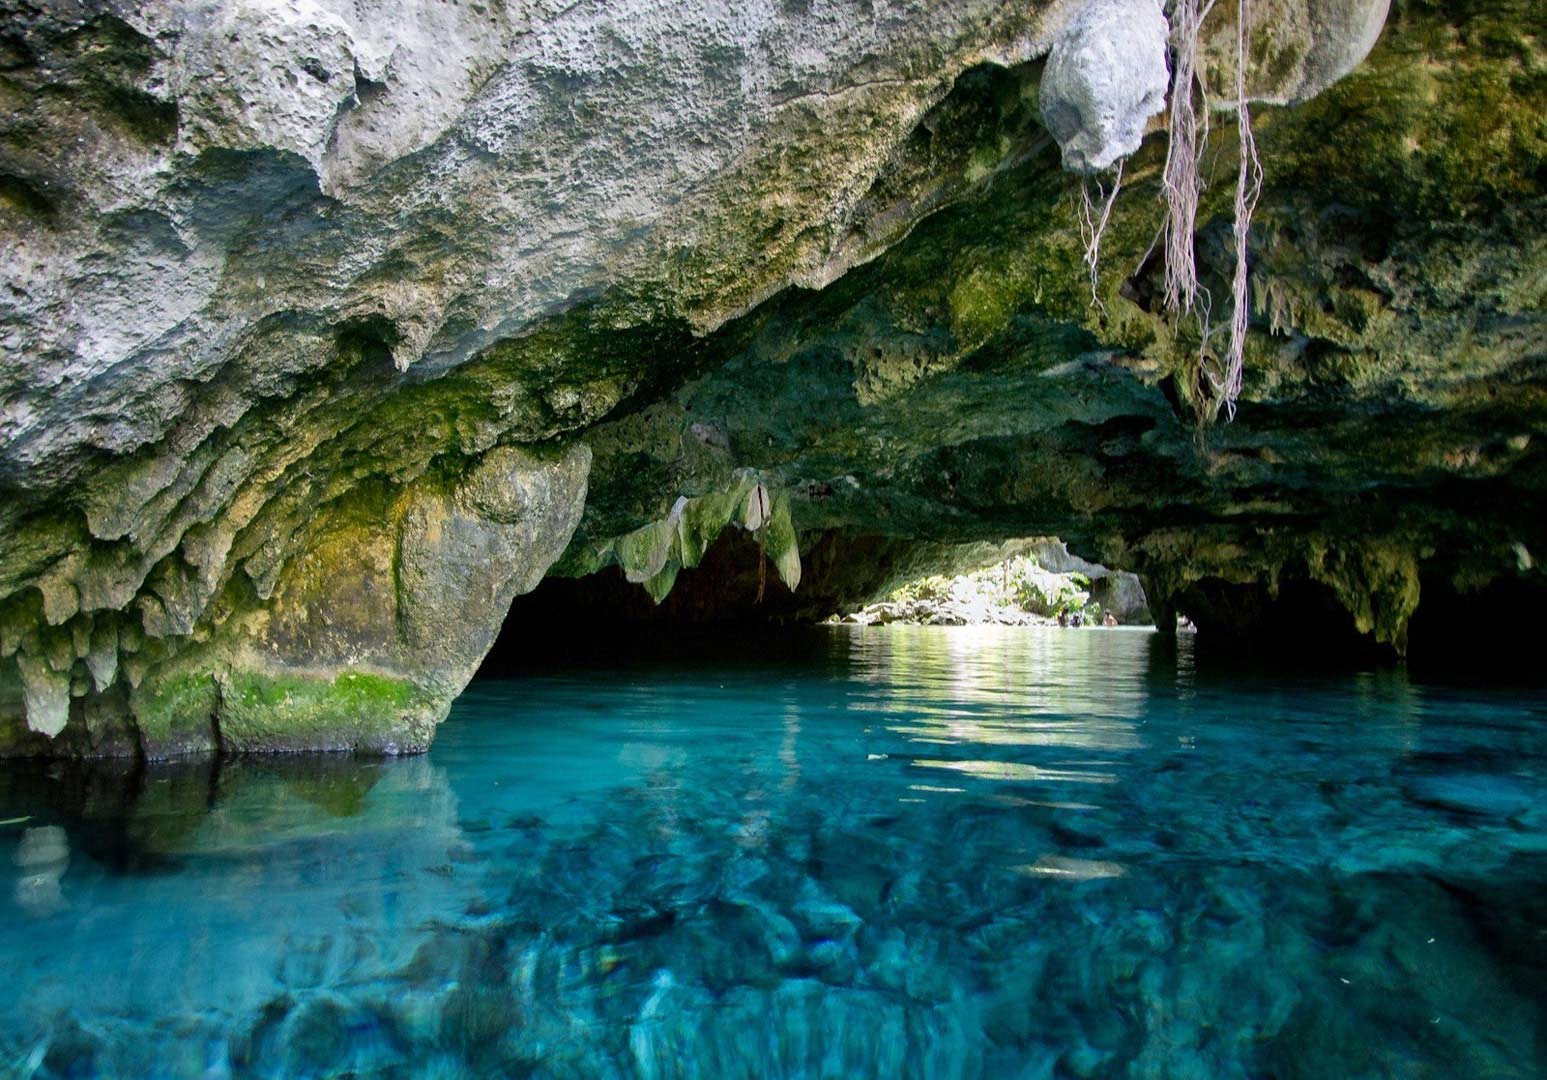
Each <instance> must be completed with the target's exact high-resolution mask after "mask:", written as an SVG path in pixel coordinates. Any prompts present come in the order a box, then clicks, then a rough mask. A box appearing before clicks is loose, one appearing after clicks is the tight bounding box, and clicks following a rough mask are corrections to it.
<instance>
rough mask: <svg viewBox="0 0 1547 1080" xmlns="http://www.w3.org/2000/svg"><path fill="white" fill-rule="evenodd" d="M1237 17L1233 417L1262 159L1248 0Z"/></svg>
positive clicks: (1229, 394)
mask: <svg viewBox="0 0 1547 1080" xmlns="http://www.w3.org/2000/svg"><path fill="white" fill-rule="evenodd" d="M1237 5H1238V10H1239V15H1240V20H1239V24H1238V26H1237V28H1236V34H1237V37H1236V69H1235V100H1236V132H1237V135H1238V136H1239V138H1240V143H1241V161H1240V168H1239V169H1238V170H1237V172H1236V180H1235V228H1234V230H1233V231H1234V234H1235V276H1234V277H1233V278H1232V280H1231V303H1232V308H1231V313H1230V344H1229V346H1228V348H1227V351H1226V353H1225V378H1224V382H1223V384H1222V385H1219V386H1218V387H1217V389H1218V390H1219V392H1220V394H1221V396H1222V397H1223V398H1224V405H1225V414H1226V416H1228V417H1229V418H1230V419H1232V420H1233V419H1235V403H1236V398H1238V397H1239V396H1240V394H1241V376H1242V370H1243V368H1244V366H1245V360H1246V329H1247V320H1248V317H1249V316H1250V314H1251V311H1250V308H1249V307H1248V304H1249V303H1250V297H1249V296H1248V295H1247V292H1248V275H1247V265H1246V247H1247V239H1248V236H1249V234H1250V233H1251V228H1252V212H1253V211H1255V210H1256V209H1257V200H1258V198H1259V197H1260V196H1261V195H1262V160H1261V159H1260V158H1259V157H1258V156H1257V140H1256V138H1255V137H1254V136H1253V135H1252V117H1251V110H1250V109H1249V108H1248V107H1247V104H1246V43H1247V38H1248V35H1249V30H1250V26H1249V23H1250V20H1251V0H1237Z"/></svg>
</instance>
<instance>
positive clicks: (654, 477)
mask: <svg viewBox="0 0 1547 1080" xmlns="http://www.w3.org/2000/svg"><path fill="white" fill-rule="evenodd" d="M1101 2H1102V3H1104V2H1105V0H1101ZM1143 2H1144V3H1151V0H1143ZM1097 6H1099V4H1098V5H1097ZM1088 7H1089V5H1082V4H1077V3H1037V4H1013V5H1011V4H1001V3H991V2H987V0H961V2H957V3H953V4H935V3H928V2H924V0H917V2H900V3H891V4H879V3H876V4H872V3H860V2H854V3H823V2H821V0H813V2H810V3H785V4H783V5H769V6H767V7H766V8H765V7H756V6H753V7H749V6H745V5H717V4H709V5H704V4H683V5H644V4H634V3H631V2H614V3H591V4H576V5H569V6H566V7H563V8H562V9H560V8H556V7H553V6H550V5H546V4H534V3H527V4H518V3H512V4H507V5H503V6H500V5H490V6H478V5H469V6H455V5H445V4H439V3H430V2H428V0H426V2H424V3H415V4H373V3H368V2H364V0H361V2H357V3H347V4H346V3H342V2H339V3H331V2H330V3H324V4H313V5H301V4H298V3H292V4H242V3H217V4H213V5H202V6H198V7H195V6H193V5H184V4H179V3H171V2H158V3H151V4H141V5H135V6H131V5H122V4H113V3H93V4H64V3H41V4H39V3H15V2H10V0H6V2H3V3H0V11H3V23H0V231H3V233H4V246H3V250H4V252H5V254H4V256H3V259H4V264H5V267H6V274H5V278H6V289H5V290H4V295H3V296H0V485H3V487H4V489H5V499H4V501H3V504H0V537H3V538H4V544H3V549H0V753H33V752H71V753H124V752H140V753H148V754H152V755H155V754H165V753H173V752H178V751H182V750H189V749H201V748H208V747H210V746H211V745H217V744H219V745H226V746H229V747H231V748H235V749H248V748H250V749H272V748H284V747H294V746H308V747H316V746H340V747H353V748H357V749H377V750H386V751H396V750H408V749H414V748H417V747H421V746H423V745H425V744H427V742H428V740H429V738H430V736H431V733H432V731H433V727H434V724H435V723H436V722H437V721H438V719H439V718H440V716H442V715H444V711H445V708H446V705H447V703H448V702H449V700H450V698H451V697H452V696H454V694H455V693H456V692H457V691H458V690H459V689H460V688H461V686H462V685H463V684H465V682H466V680H467V678H468V677H470V675H471V673H472V672H473V670H475V669H476V667H477V664H478V661H479V659H480V658H481V657H482V655H483V653H484V651H486V650H487V649H488V647H489V645H490V643H491V642H492V641H493V639H494V635H495V634H496V633H497V632H498V630H499V626H500V622H501V621H502V620H503V618H504V616H505V611H506V609H507V608H508V606H509V604H510V600H511V598H512V597H513V596H515V595H517V594H519V593H522V592H525V591H528V590H530V589H531V588H532V587H534V586H535V585H536V584H537V582H538V581H539V580H540V579H541V578H542V577H543V576H544V574H548V573H551V574H554V575H580V574H585V573H589V572H593V571H595V570H597V569H599V568H601V567H603V566H606V565H610V564H618V565H621V566H622V568H623V569H624V571H625V572H627V574H628V576H629V578H630V579H631V580H634V581H637V582H639V583H640V584H641V585H643V586H646V587H649V588H650V589H651V590H652V591H654V592H657V593H658V592H661V591H664V590H665V589H667V588H669V587H670V586H671V583H672V579H673V578H674V576H675V574H676V573H677V570H678V569H679V568H680V567H682V566H690V565H692V564H693V563H694V562H696V561H697V559H698V558H699V557H701V556H702V554H703V552H704V551H705V550H706V549H707V548H708V546H709V544H710V543H711V542H712V541H713V540H714V538H715V536H716V535H717V534H718V533H719V532H720V530H721V528H722V527H724V526H727V525H728V526H730V527H732V528H736V527H738V526H746V525H752V526H754V528H753V531H754V532H756V533H757V534H758V535H759V536H760V537H761V538H762V542H763V543H764V545H765V547H766V548H767V549H768V551H769V554H770V556H771V557H772V560H773V564H772V565H773V566H774V569H775V571H776V572H777V573H778V574H780V575H781V576H783V577H784V578H785V580H787V581H790V580H792V579H798V577H799V575H800V572H801V555H802V553H803V552H804V553H806V554H808V555H809V553H810V552H811V551H813V550H815V549H816V548H817V547H818V546H819V545H821V550H822V551H823V552H824V553H825V554H824V556H823V557H824V558H829V559H831V558H836V556H833V555H832V554H831V553H832V552H852V553H854V554H853V558H855V559H864V558H867V557H870V556H872V555H873V554H874V552H875V551H876V550H878V547H886V548H887V549H888V550H893V551H896V550H900V549H902V548H907V547H908V546H910V545H911V546H913V547H915V548H917V549H918V550H929V551H932V552H940V553H942V554H941V555H940V557H941V558H942V559H943V558H946V557H947V555H945V554H944V553H945V552H947V551H948V550H949V549H950V548H951V547H952V546H953V545H961V544H968V543H980V542H985V541H999V540H1003V539H1005V538H1009V537H1018V536H1033V535H1057V536H1060V537H1063V538H1065V539H1066V540H1068V541H1070V542H1071V547H1073V548H1074V549H1076V550H1078V551H1080V552H1081V553H1082V554H1085V555H1087V556H1088V557H1090V558H1093V559H1099V560H1100V561H1102V562H1103V563H1106V564H1107V565H1110V566H1114V567H1122V568H1125V569H1132V570H1135V571H1137V572H1139V573H1140V574H1141V575H1143V576H1144V578H1145V580H1146V584H1147V586H1148V587H1149V589H1150V590H1151V593H1152V599H1153V600H1155V601H1156V610H1157V612H1162V613H1164V612H1168V611H1170V610H1171V609H1172V608H1173V607H1174V605H1175V604H1176V603H1182V604H1183V605H1184V606H1187V607H1188V608H1189V610H1190V611H1196V612H1200V613H1204V615H1205V618H1206V617H1207V616H1208V615H1215V614H1217V615H1218V618H1219V621H1220V623H1221V625H1232V626H1233V625H1237V624H1238V623H1241V622H1242V621H1243V620H1244V623H1246V624H1249V623H1250V612H1252V611H1255V610H1259V609H1261V608H1262V607H1264V606H1267V605H1271V603H1272V601H1273V597H1274V596H1275V595H1276V593H1277V590H1278V588H1279V586H1280V584H1281V583H1283V582H1287V581H1294V582H1311V583H1315V584H1316V585H1317V586H1318V587H1320V588H1323V589H1325V590H1327V591H1328V592H1329V594H1330V595H1332V596H1334V597H1335V598H1336V599H1337V601H1338V602H1339V603H1340V604H1341V605H1342V607H1343V608H1344V609H1345V610H1346V611H1347V612H1348V614H1349V616H1350V617H1351V618H1352V620H1353V622H1354V624H1355V626H1356V627H1357V629H1358V630H1360V631H1361V632H1363V633H1366V634H1368V635H1370V636H1371V637H1372V638H1374V639H1376V640H1378V641H1381V642H1384V643H1387V644H1389V645H1391V646H1392V647H1394V648H1396V649H1400V648H1401V647H1403V645H1404V644H1405V639H1406V630H1407V625H1408V622H1409V620H1410V618H1411V617H1412V615H1413V613H1414V611H1415V609H1416V607H1417V605H1418V604H1419V603H1420V601H1421V598H1422V594H1423V592H1424V590H1425V589H1428V588H1435V587H1443V588H1446V589H1451V590H1453V591H1455V592H1457V593H1464V592H1465V591H1466V590H1467V589H1470V588H1473V587H1480V586H1483V585H1487V584H1488V583H1490V582H1494V581H1496V580H1499V579H1505V578H1507V579H1511V580H1515V579H1520V580H1525V581H1528V582H1533V583H1534V584H1535V586H1536V587H1541V585H1542V575H1541V571H1540V570H1539V568H1538V560H1539V558H1540V557H1541V554H1542V551H1543V546H1544V545H1543V540H1544V537H1543V522H1544V520H1547V518H1544V509H1547V502H1544V498H1543V495H1544V491H1547V454H1544V450H1543V447H1544V439H1547V430H1544V429H1547V318H1544V315H1543V300H1544V296H1547V228H1544V226H1547V9H1544V8H1543V6H1542V5H1540V4H1539V3H1536V2H1534V0H1487V2H1484V0H1476V2H1466V3H1448V4H1442V3H1430V2H1424V0H1398V2H1396V3H1393V4H1392V5H1391V8H1390V11H1389V14H1388V13H1386V5H1385V4H1384V3H1371V2H1369V0H1253V4H1252V9H1253V16H1252V18H1253V21H1252V27H1253V34H1252V36H1251V49H1250V57H1251V64H1250V65H1249V68H1248V70H1249V72H1250V79H1251V81H1250V84H1249V85H1250V95H1251V97H1252V98H1253V100H1254V101H1256V102H1257V104H1256V105H1255V106H1254V110H1253V120H1254V123H1255V130H1256V139H1257V144H1258V152H1259V154H1260V157H1261V160H1262V162H1263V166H1264V169H1265V185H1264V189H1263V192H1262V196H1261V199H1260V202H1259V204H1258V207H1257V211H1256V216H1255V218H1254V219H1253V222H1252V228H1251V244H1252V247H1251V252H1252V254H1251V266H1250V290H1249V297H1250V310H1249V315H1250V331H1251V332H1250V335H1249V337H1248V340H1247V346H1246V354H1245V371H1244V373H1245V380H1244V386H1243V390H1242V393H1241V397H1240V405H1239V412H1238V414H1237V416H1236V418H1235V419H1234V421H1233V422H1225V421H1224V420H1223V418H1222V417H1216V416H1215V415H1214V414H1215V411H1216V410H1217V402H1215V401H1214V400H1213V397H1214V394H1213V391H1212V390H1211V388H1210V384H1209V383H1208V381H1207V380H1206V379H1200V378H1199V373H1198V356H1199V352H1200V341H1199V337H1198V332H1197V330H1196V324H1195V323H1193V322H1191V321H1188V320H1180V321H1179V320H1177V319H1175V318H1172V317H1170V316H1169V315H1168V314H1167V313H1166V312H1165V311H1164V310H1163V309H1162V306H1161V304H1160V300H1159V296H1160V293H1161V283H1160V275H1161V266H1160V264H1159V260H1158V259H1157V257H1156V253H1155V252H1156V243H1155V242H1156V238H1157V235H1158V230H1159V228H1160V224H1161V221H1162V213H1163V203H1162V200H1161V198H1160V173H1161V169H1162V166H1163V163H1164V160H1165V154H1166V149H1165V139H1166V133H1165V132H1164V131H1162V130H1158V129H1159V128H1160V127H1161V126H1162V125H1161V121H1160V120H1159V119H1156V120H1152V121H1150V122H1149V123H1148V126H1147V129H1146V128H1145V127H1143V126H1142V125H1141V127H1140V128H1139V129H1138V130H1136V131H1135V132H1134V133H1133V134H1134V135H1135V136H1136V137H1137V136H1138V135H1144V140H1143V143H1142V145H1141V146H1139V147H1138V149H1137V151H1136V152H1135V153H1133V155H1132V156H1131V157H1130V158H1128V160H1127V162H1126V165H1125V172H1124V187H1123V191H1122V193H1121V194H1120V196H1119V197H1118V199H1117V200H1116V202H1115V203H1114V205H1113V212H1112V218H1111V221H1110V224H1109V226H1108V229H1107V233H1106V236H1105V238H1104V240H1103V248H1102V251H1103V259H1102V267H1101V270H1102V272H1101V276H1100V278H1099V284H1098V288H1099V297H1098V299H1099V301H1100V302H1099V303H1097V304H1094V305H1093V304H1092V298H1091V294H1090V286H1089V280H1088V277H1087V274H1086V269H1085V267H1084V265H1083V264H1082V255H1083V246H1082V242H1081V238H1080V235H1079V232H1078V229H1077V227H1076V216H1075V202H1076V198H1077V193H1078V191H1079V180H1078V178H1077V177H1075V176H1072V175H1071V174H1069V173H1067V172H1065V171H1064V169H1063V167H1062V166H1063V164H1064V160H1065V159H1064V157H1061V154H1060V147H1059V145H1058V143H1057V142H1056V141H1055V140H1054V139H1053V137H1052V136H1051V135H1050V133H1049V131H1048V130H1047V128H1046V127H1045V126H1044V122H1043V113H1044V110H1043V108H1042V105H1043V102H1042V100H1041V80H1042V77H1043V75H1044V69H1045V67H1046V66H1047V65H1046V62H1045V61H1044V59H1043V58H1044V57H1045V55H1046V54H1047V51H1048V49H1049V48H1050V47H1051V45H1052V44H1053V43H1054V42H1056V41H1057V40H1058V38H1059V35H1060V34H1061V33H1064V32H1065V31H1066V30H1067V28H1068V27H1069V26H1070V25H1071V20H1072V19H1075V18H1077V16H1078V13H1079V12H1080V11H1082V10H1086V9H1087V8H1088ZM1236 10H1237V5H1236V3H1234V2H1231V3H1221V4H1219V5H1217V10H1216V11H1215V12H1214V14H1212V15H1211V16H1210V18H1211V19H1212V20H1214V21H1213V22H1211V23H1207V24H1206V28H1207V29H1208V33H1207V34H1206V35H1205V37H1204V39H1203V45H1204V49H1203V54H1202V55H1203V61H1202V62H1203V67H1204V69H1205V72H1206V73H1212V74H1208V75H1206V77H1207V78H1209V79H1213V80H1214V82H1213V83H1211V85H1222V83H1220V82H1219V80H1221V79H1223V77H1224V76H1223V74H1221V73H1222V72H1223V71H1224V70H1225V69H1226V67H1228V60H1229V56H1228V44H1229V42H1232V41H1234V39H1235V33H1234V26H1235V24H1234V22H1233V21H1232V20H1233V18H1234V12H1235V11H1236ZM1381 14H1385V20H1384V27H1383V29H1382V24H1381V21H1380V19H1379V16H1380V15H1381ZM1375 30H1378V31H1379V33H1380V37H1379V40H1378V42H1376V43H1375V44H1374V48H1373V50H1372V51H1370V52H1369V55H1368V57H1366V58H1364V59H1363V61H1362V62H1359V61H1360V56H1361V55H1362V53H1363V51H1364V49H1365V48H1367V47H1368V45H1369V41H1368V40H1365V38H1367V37H1373V32H1374V31H1375ZM1356 63H1357V65H1358V66H1357V67H1353V70H1352V71H1351V72H1348V73H1347V74H1345V72H1347V71H1348V68H1349V67H1351V66H1352V65H1354V64H1356ZM1216 104H1218V103H1217V102H1216ZM1146 130H1147V132H1148V133H1147V135H1146V134H1145V131H1146ZM1208 146H1209V149H1208V152H1207V153H1206V154H1205V155H1204V157H1203V159H1202V168H1203V172H1204V176H1205V179H1206V180H1207V187H1206V189H1205V191H1204V194H1203V197H1202V202H1201V205H1200V210H1199V216H1198V230H1197V259H1198V265H1199V272H1200V280H1201V281H1202V283H1203V284H1204V286H1205V287H1206V289H1207V290H1208V295H1210V296H1211V297H1219V298H1221V299H1220V300H1218V301H1217V303H1218V304H1219V305H1221V308H1220V310H1221V311H1223V305H1224V303H1225V300H1224V298H1225V297H1226V296H1227V294H1228V292H1229V276H1230V274H1231V271H1232V268H1233V265H1234V261H1235V251H1234V248H1233V246H1232V240H1231V206H1230V202H1231V195H1232V186H1233V182H1234V173H1235V160H1236V149H1237V144H1236V135H1235V124H1234V119H1233V113H1231V111H1230V110H1228V109H1223V110H1217V111H1216V118H1215V123H1214V131H1213V133H1212V135H1211V139H1210V142H1209V144H1208ZM901 561H902V562H906V561H907V560H905V559H904V560H901ZM821 576H822V579H823V580H829V579H831V578H832V577H833V570H832V567H831V566H824V567H823V569H822V575H821ZM860 576H861V577H863V575H860ZM865 580H867V581H871V583H872V584H878V582H876V581H873V580H872V579H871V578H865ZM1243 612H1245V614H1243ZM382 716H386V717H388V719H387V720H385V721H383V720H381V719H380V718H381V717H382ZM212 718H213V722H212Z"/></svg>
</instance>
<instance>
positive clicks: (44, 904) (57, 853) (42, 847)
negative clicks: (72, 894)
mask: <svg viewBox="0 0 1547 1080" xmlns="http://www.w3.org/2000/svg"><path fill="white" fill-rule="evenodd" d="M12 861H13V862H14V863H15V864H16V869H17V871H18V873H17V877H16V903H17V906H18V907H20V908H21V909H22V910H23V911H25V912H26V913H27V914H28V915H31V916H32V917H33V918H42V917H43V916H45V915H52V914H54V912H56V911H61V910H63V909H64V908H66V907H68V906H69V905H68V903H67V901H66V900H65V898H64V893H63V892H62V891H61V890H60V888H59V879H60V878H62V877H64V872H65V871H66V870H68V869H69V867H70V841H69V839H68V838H67V837H66V836H65V831H64V830H63V829H61V828H60V827H59V826H57V825H43V826H40V827H38V828H33V829H27V830H26V831H25V832H23V833H22V839H21V843H20V844H19V845H17V848H16V854H15V855H13V856H12Z"/></svg>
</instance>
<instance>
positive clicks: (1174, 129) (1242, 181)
mask: <svg viewBox="0 0 1547 1080" xmlns="http://www.w3.org/2000/svg"><path fill="white" fill-rule="evenodd" d="M1216 2H1217V0H1170V2H1169V4H1168V5H1167V8H1168V11H1169V18H1168V21H1169V24H1170V28H1171V55H1172V69H1171V70H1172V74H1171V93H1170V99H1169V102H1168V107H1167V145H1166V161H1165V166H1164V168H1163V169H1162V172H1161V199H1162V200H1163V202H1164V203H1165V219H1164V221H1163V223H1162V225H1161V236H1160V242H1161V244H1162V261H1163V264H1164V276H1163V281H1162V288H1161V293H1162V298H1163V306H1164V309H1165V310H1166V312H1167V313H1168V314H1169V315H1170V316H1171V318H1172V319H1174V320H1176V321H1177V322H1178V323H1180V322H1181V321H1182V320H1183V319H1186V318H1188V317H1192V318H1194V319H1196V320H1197V323H1198V342H1199V344H1198V357H1197V385H1199V386H1203V385H1204V383H1205V381H1206V383H1207V385H1208V387H1209V388H1211V389H1212V390H1213V395H1214V397H1215V399H1216V400H1217V401H1218V402H1219V408H1221V409H1223V410H1224V413H1225V416H1226V418H1227V419H1230V420H1233V419H1234V418H1235V413H1236V403H1237V401H1238V399H1239V397H1240V394H1241V389H1242V376H1243V371H1244V367H1245V356H1246V337H1247V331H1248V327H1249V322H1250V295H1249V289H1250V267H1249V264H1248V258H1247V253H1248V247H1249V241H1250V234H1251V222H1252V215H1253V213H1254V212H1255V211H1256V208H1257V202H1258V199H1259V198H1260V196H1261V194H1262V182H1263V170H1262V162H1261V159H1260V158H1259V157H1258V154H1257V142H1256V139H1255V137H1254V136H1253V133H1252V123H1251V110H1250V108H1249V107H1248V104H1247V86H1246V75H1247V67H1248V65H1249V63H1250V59H1249V55H1248V50H1249V43H1250V35H1251V0H1236V16H1237V25H1236V50H1235V53H1236V55H1235V86H1234V105H1235V109H1236V131H1237V137H1238V141H1239V149H1240V159H1239V163H1238V169H1237V174H1236V187H1235V217H1234V224H1233V227H1232V236H1233V240H1234V246H1235V266H1234V272H1233V274H1232V276H1231V290H1230V295H1231V312H1230V322H1229V326H1228V329H1229V336H1228V338H1227V342H1226V345H1225V351H1224V356H1223V358H1222V359H1220V360H1218V361H1215V362H1213V363H1211V342H1213V341H1214V340H1215V337H1216V332H1217V330H1223V329H1225V327H1223V326H1221V327H1218V328H1216V327H1214V326H1212V325H1211V315H1212V306H1213V305H1212V298H1211V296H1210V294H1209V291H1208V289H1207V288H1206V287H1204V286H1203V284H1202V283H1201V282H1200V281H1199V279H1198V266H1197V252H1196V243H1197V241H1196V237H1197V231H1198V209H1199V205H1200V203H1201V200H1202V196H1203V191H1204V188H1205V181H1204V176H1203V169H1202V160H1203V154H1204V151H1205V149H1206V148H1207V145H1208V141H1209V112H1210V100H1209V92H1208V85H1207V83H1206V81H1205V79H1204V74H1203V71H1202V69H1201V68H1200V66H1199V53H1200V51H1201V49H1202V33H1203V24H1204V21H1205V20H1206V19H1207V18H1208V17H1209V15H1210V13H1211V12H1212V11H1213V10H1214V6H1215V3H1216ZM1122 178H1123V161H1122V160H1121V159H1120V160H1119V161H1118V163H1117V167H1116V169H1115V172H1114V177H1113V180H1112V187H1111V190H1110V191H1108V190H1107V188H1106V187H1105V185H1104V184H1102V183H1101V182H1100V181H1097V182H1096V184H1095V188H1096V197H1095V198H1094V199H1093V198H1092V196H1091V181H1090V180H1088V179H1082V181H1081V187H1080V199H1079V203H1078V206H1077V215H1078V220H1079V228H1080V239H1081V242H1082V244H1083V246H1084V263H1085V266H1086V269H1087V270H1088V271H1089V274H1090V286H1091V305H1092V306H1093V307H1096V308H1098V309H1100V310H1101V311H1102V313H1103V314H1105V311H1106V308H1105V305H1104V304H1103V303H1102V302H1101V299H1100V292H1099V288H1098V285H1099V263H1100V257H1101V239H1102V236H1103V235H1104V233H1105V231H1106V227H1107V223H1108V221H1109V219H1110V218H1111V214H1112V207H1113V204H1114V203H1115V202H1116V200H1117V194H1118V191H1119V190H1120V188H1121V186H1122ZM1211 368H1212V369H1213V370H1211ZM1216 370H1217V371H1219V372H1220V374H1218V375H1216V374H1215V371H1216Z"/></svg>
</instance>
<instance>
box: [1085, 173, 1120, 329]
mask: <svg viewBox="0 0 1547 1080" xmlns="http://www.w3.org/2000/svg"><path fill="white" fill-rule="evenodd" d="M1122 186H1123V162H1122V161H1121V160H1119V161H1118V163H1117V169H1116V170H1115V171H1114V173H1113V176H1112V190H1111V192H1110V193H1109V192H1108V191H1107V190H1106V187H1105V186H1104V185H1103V184H1102V183H1101V181H1099V180H1097V181H1096V198H1095V199H1092V198H1091V197H1090V180H1089V179H1082V180H1081V181H1080V209H1079V216H1080V239H1081V240H1082V241H1084V244H1085V266H1086V268H1087V269H1088V270H1089V271H1090V306H1091V307H1093V308H1098V309H1100V311H1101V312H1102V314H1105V313H1106V305H1105V304H1103V303H1102V302H1101V293H1100V288H1099V287H1100V284H1101V237H1102V236H1103V234H1105V233H1106V231H1107V222H1108V221H1110V220H1111V218H1112V206H1113V204H1114V203H1116V202H1117V193H1118V192H1119V191H1120V190H1122ZM1098 206H1099V208H1100V209H1099V210H1098V209H1097V207H1098Z"/></svg>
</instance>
